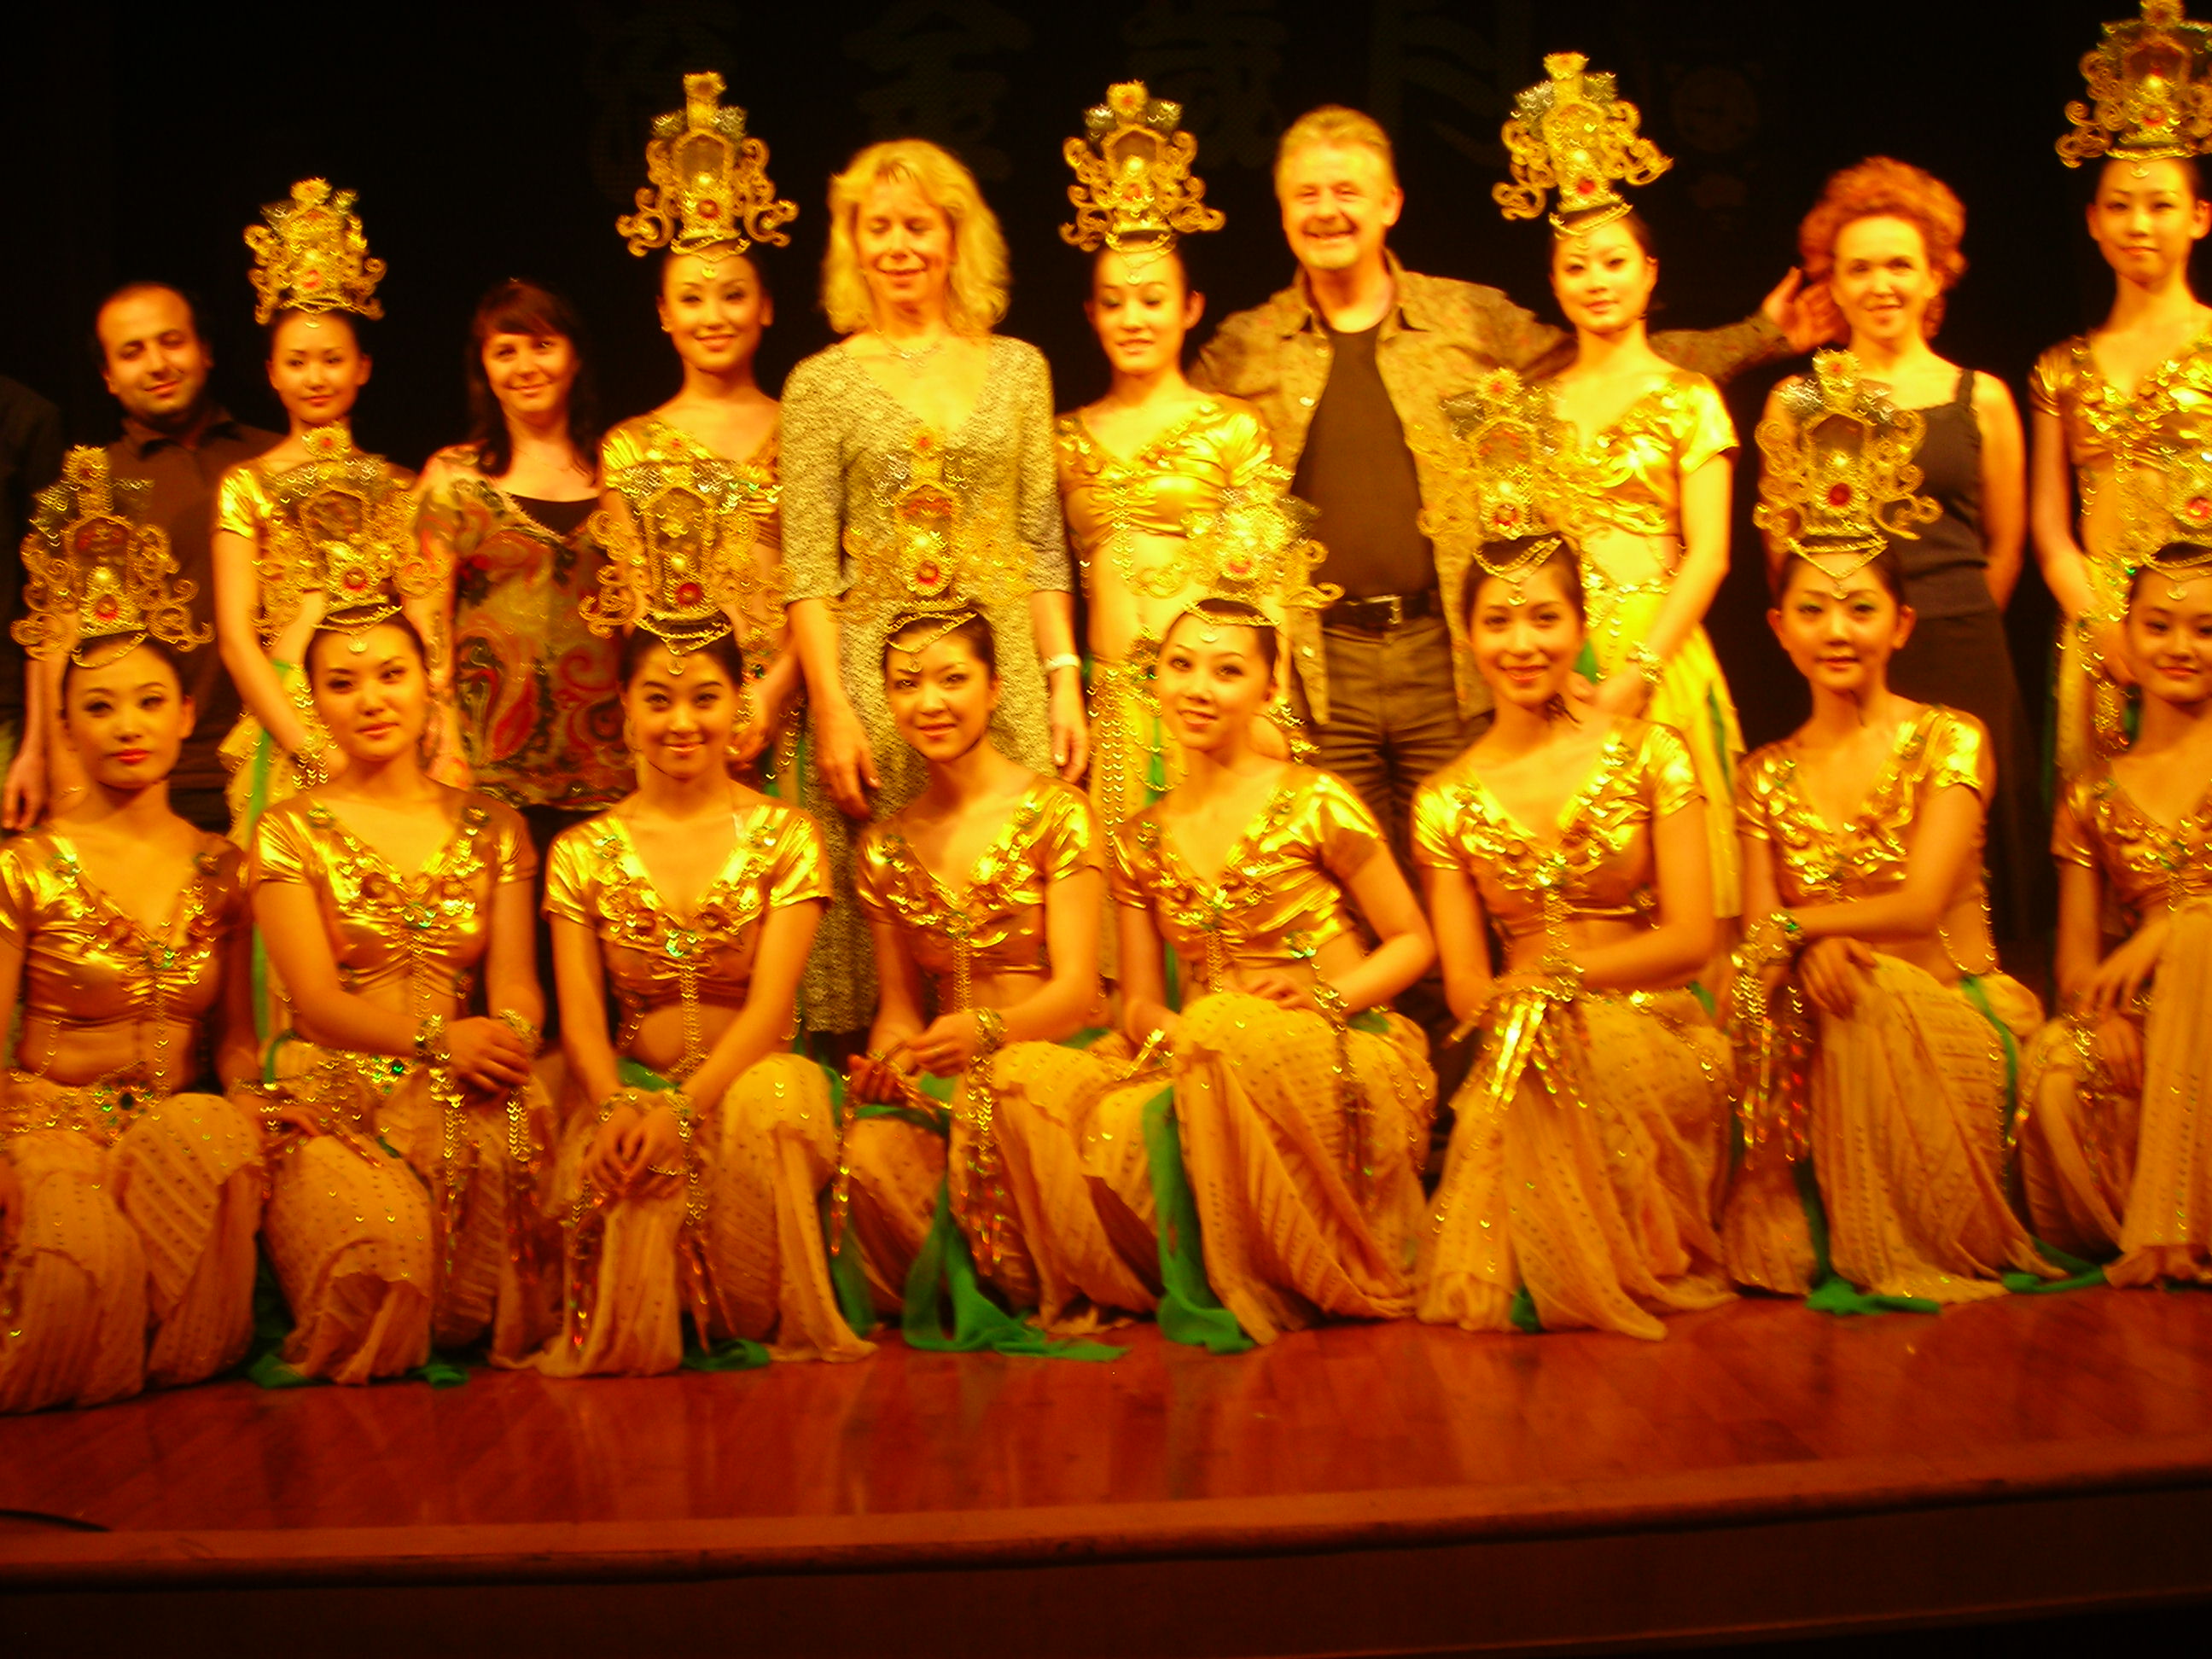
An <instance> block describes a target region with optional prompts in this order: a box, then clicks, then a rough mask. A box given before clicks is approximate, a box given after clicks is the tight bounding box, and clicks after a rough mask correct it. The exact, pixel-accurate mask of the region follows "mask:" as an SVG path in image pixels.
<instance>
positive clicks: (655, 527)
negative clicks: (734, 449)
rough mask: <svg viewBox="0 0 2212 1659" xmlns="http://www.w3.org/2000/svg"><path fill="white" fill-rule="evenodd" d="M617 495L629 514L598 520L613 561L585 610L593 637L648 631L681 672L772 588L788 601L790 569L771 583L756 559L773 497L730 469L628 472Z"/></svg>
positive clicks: (664, 467)
mask: <svg viewBox="0 0 2212 1659" xmlns="http://www.w3.org/2000/svg"><path fill="white" fill-rule="evenodd" d="M610 488H611V489H614V490H615V491H616V492H617V494H618V495H621V496H622V498H623V505H624V507H626V509H627V510H626V511H611V512H601V513H597V514H595V515H594V516H593V518H592V535H593V536H594V537H595V538H597V539H598V541H599V544H600V545H601V546H602V547H604V548H605V550H606V554H607V561H606V562H605V564H603V565H602V566H600V567H599V593H598V594H597V595H595V596H592V597H589V598H586V599H585V600H584V601H583V603H582V605H581V607H580V610H581V612H582V615H583V619H584V624H585V626H586V627H587V628H589V629H592V632H593V633H595V634H598V635H601V636H602V637H605V638H612V637H613V636H615V635H617V634H619V633H620V632H621V631H622V630H623V629H626V628H631V627H636V628H642V629H645V630H646V631H647V633H649V634H653V635H657V636H658V637H659V640H660V641H661V642H662V643H663V644H665V646H667V647H668V649H669V653H670V654H671V656H673V657H674V658H675V659H676V660H677V663H678V666H679V668H680V667H681V665H682V663H683V659H684V653H686V652H690V651H696V650H698V649H700V648H701V647H703V646H708V645H711V644H713V643H714V641H716V640H719V639H720V638H721V637H722V636H723V635H726V634H728V633H731V632H732V631H733V625H732V622H731V616H732V613H733V612H735V613H738V614H746V615H749V614H750V613H751V612H752V611H754V610H755V609H756V608H757V605H758V602H759V601H760V599H762V598H763V595H764V593H765V592H767V590H768V589H769V588H771V587H772V588H774V589H775V597H776V598H777V599H778V600H779V601H780V600H781V589H782V586H784V584H785V582H786V580H787V578H786V577H785V576H784V574H783V572H782V567H781V565H779V566H777V567H776V568H775V570H774V571H773V572H772V573H769V574H765V575H764V574H763V571H762V569H761V567H760V564H759V562H758V560H757V557H756V552H757V544H758V542H759V539H760V537H759V530H760V521H761V518H762V516H763V514H764V513H769V512H773V511H774V499H773V497H763V495H760V494H758V493H757V492H754V491H750V490H747V489H744V487H743V484H742V482H741V481H735V480H732V478H731V477H729V476H728V475H727V473H726V471H724V470H723V469H720V468H708V469H700V468H696V467H694V466H692V465H691V464H690V462H688V461H684V460H680V459H679V460H674V461H663V462H659V463H657V464H653V465H641V466H632V467H626V468H624V469H623V471H622V472H621V473H620V474H619V475H618V476H617V477H615V478H614V479H612V480H611V481H610Z"/></svg>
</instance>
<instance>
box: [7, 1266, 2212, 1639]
mask: <svg viewBox="0 0 2212 1659" xmlns="http://www.w3.org/2000/svg"><path fill="white" fill-rule="evenodd" d="M1669 1329H1670V1333H1671V1334H1670V1335H1669V1337H1668V1340H1666V1341H1664V1342H1662V1343H1655V1344H1644V1343H1639V1342H1635V1341H1632V1340H1626V1339H1623V1338H1616V1337H1604V1336H1594V1335H1589V1334H1559V1335H1547V1336H1543V1337H1522V1336H1472V1335H1468V1334H1462V1333H1459V1332H1455V1331H1439V1330H1432V1329H1428V1328H1422V1327H1419V1326H1415V1325H1411V1324H1401V1325H1393V1326H1384V1327H1358V1328H1352V1327H1343V1328H1331V1329H1328V1330H1323V1331H1319V1332H1314V1333H1308V1334H1302V1335H1298V1336H1294V1337H1291V1338H1289V1339H1286V1340H1284V1341H1281V1342H1279V1343H1278V1344H1276V1345H1274V1346H1273V1347H1271V1348H1268V1349H1265V1350H1261V1351H1258V1352H1253V1353H1250V1354H1247V1355H1243V1356H1241V1357H1237V1358H1214V1357H1212V1356H1210V1355H1207V1354H1206V1353H1203V1352H1197V1351H1194V1350H1186V1349H1181V1348H1177V1347H1176V1346H1173V1345H1170V1344H1167V1343H1164V1342H1163V1341H1162V1340H1160V1339H1159V1337H1158V1334H1157V1333H1156V1332H1155V1331H1153V1330H1152V1329H1151V1328H1138V1329H1136V1330H1133V1331H1130V1332H1127V1333H1123V1334H1122V1335H1123V1336H1124V1337H1125V1338H1126V1340H1127V1341H1128V1344H1129V1346H1128V1351H1127V1354H1126V1355H1125V1356H1124V1357H1123V1358H1121V1359H1120V1360H1118V1361H1116V1362H1114V1363H1112V1364H1078V1363H1073V1362H1060V1361H1042V1360H1034V1359H1008V1358H997V1357H995V1356H951V1355H936V1354H925V1353H920V1352H913V1351H909V1350H908V1349H906V1348H905V1347H904V1346H902V1345H901V1344H899V1343H897V1342H896V1341H892V1342H888V1343H886V1344H885V1345H884V1347H883V1349H882V1351H881V1352H879V1353H878V1355H877V1356H876V1357H875V1358H873V1359H872V1360H869V1361H867V1362H865V1363H863V1364H854V1365H847V1366H827V1365H775V1366H771V1367H769V1369H767V1370H762V1371H755V1372H746V1373H736V1374H723V1375H707V1374H700V1373H686V1374H684V1375H682V1376H675V1377H668V1378H659V1379H654V1380H650V1381H636V1382H631V1381H592V1382H582V1383H546V1382H544V1381H541V1380H539V1379H538V1378H536V1377H534V1376H512V1375H502V1374H499V1373H495V1372H489V1371H483V1370H479V1371H477V1372H476V1373H475V1374H474V1376H472V1377H471V1381H470V1382H469V1383H468V1384H467V1385H466V1386H465V1387H464V1388H459V1389H448V1390H441V1391H434V1390H432V1389H428V1388H426V1387H424V1386H422V1385H421V1384H416V1383H398V1384H386V1385H382V1386H379V1387H376V1388H373V1389H328V1388H323V1389H297V1390H292V1391H288V1392H279V1393H264V1392H263V1391H261V1390H259V1389H255V1388H253V1387H252V1386H251V1385H249V1384H246V1383H238V1382H230V1383H216V1384H211V1385H209V1386H205V1387H202V1388H197V1389H185V1390H180V1391H178V1392H174V1393H170V1394H165V1395H149V1396H147V1397H145V1398H143V1399H141V1400H137V1401H129V1402H126V1403H125V1404H122V1405H118V1406H112V1407H105V1408H102V1409H100V1410H97V1411H90V1412H64V1413H44V1414H41V1415H39V1416H36V1417H32V1418H24V1419H10V1420H0V1510H12V1511H35V1512H39V1513H40V1514H41V1515H44V1516H50V1517H55V1519H53V1520H40V1519H35V1518H33V1517H31V1516H13V1517H11V1516H0V1638H4V1637H12V1638H15V1639H14V1640H13V1641H12V1642H10V1643H9V1651H11V1652H13V1653H16V1654H24V1653H29V1652H33V1651H43V1650H47V1649H48V1648H49V1647H51V1648H52V1649H53V1650H68V1651H72V1652H81V1651H92V1650H97V1649H98V1648H100V1647H101V1646H105V1645H107V1644H110V1643H112V1645H113V1646H114V1647H116V1648H118V1649H120V1648H124V1647H135V1646H141V1645H142V1644H144V1643H145V1642H147V1641H149V1640H161V1638H164V1637H166V1638H168V1644H169V1645H171V1646H172V1647H173V1649H174V1650H179V1651H191V1650H193V1649H192V1648H191V1646H190V1645H189V1644H185V1645H184V1646H181V1647H178V1646H177V1645H176V1644H177V1643H178V1639H179V1638H180V1637H182V1636H184V1635H185V1633H186V1632H191V1631H194V1630H199V1629H206V1630H213V1629H215V1628H216V1627H218V1626H219V1627H220V1629H221V1631H222V1642H221V1646H222V1650H223V1651H224V1652H226V1653H233V1654H234V1653H238V1652H241V1651H250V1650H252V1648H253V1647H254V1645H255V1644H256V1643H257V1642H258V1641H259V1640H263V1639H266V1640H271V1641H283V1642H286V1643H287V1644H288V1645H293V1646H296V1645H297V1644H298V1643H299V1641H300V1640H301V1633H302V1632H303V1631H312V1632H313V1633H314V1634H313V1640H312V1641H311V1642H310V1643H309V1644H308V1646H307V1649H306V1650H307V1651H312V1652H313V1653H317V1654H348V1653H354V1652H362V1653H371V1652H374V1653H376V1654H379V1655H380V1656H384V1659H390V1656H392V1655H394V1654H398V1653H406V1654H409V1655H410V1656H411V1655H414V1654H428V1653H442V1652H447V1651H453V1652H468V1653H474V1654H479V1655H481V1654H486V1653H494V1652H503V1651H507V1650H514V1649H520V1648H521V1647H523V1646H526V1645H527V1646H529V1647H531V1649H532V1651H533V1652H536V1653H538V1654H541V1655H543V1654H548V1653H552V1652H567V1651H577V1652H586V1651H588V1652H599V1653H616V1652H628V1651H653V1652H656V1653H659V1654H663V1655H666V1654H671V1653H676V1652H682V1651H689V1650H694V1649H707V1648H712V1649H714V1650H720V1651H725V1652H726V1651H729V1650H732V1648H733V1647H734V1648H739V1649H742V1650H746V1651H763V1652H765V1651H785V1650H788V1651H795V1652H807V1653H822V1654H838V1655H859V1654H882V1653H890V1652H899V1653H916V1654H938V1653H946V1654H951V1653H959V1654H963V1655H969V1656H973V1655H985V1654H998V1653H1007V1654H1012V1653H1038V1654H1071V1655H1073V1654H1080V1655H1103V1654H1114V1653H1139V1654H1147V1655H1179V1654H1192V1655H1199V1654H1260V1653H1315V1654H1320V1653H1415V1652H1423V1653H1435V1652H1462V1651H1468V1652H1471V1651H1479V1650H1494V1649H1506V1650H1510V1649H1528V1648H1534V1647H1544V1648H1547V1649H1550V1648H1553V1647H1554V1646H1567V1647H1571V1646H1578V1645H1593V1646H1604V1645H1612V1644H1620V1643H1624V1642H1627V1641H1632V1640H1638V1639H1645V1638H1671V1639H1674V1640H1676V1641H1681V1640H1695V1639H1699V1638H1714V1637H1722V1636H1727V1637H1734V1638H1743V1637H1750V1636H1758V1635H1763V1636H1767V1637H1776V1636H1783V1635H1788V1634H1792V1633H1798V1632H1804V1633H1811V1632H1834V1631H1838V1630H1853V1629H1862V1630H1863V1629H1873V1628H1880V1627H1886V1626H1902V1625H1911V1624H1916V1623H1926V1622H1931V1621H1942V1620H1986V1619H1990V1618H1996V1617H2007V1616H2013V1615H2024V1614H2032V1613H2047V1612H2057V1611H2078V1610H2081V1609H2083V1608H2088V1607H2123V1606H2135V1607H2142V1606H2154V1605H2158V1604H2160V1603H2166V1602H2177V1601H2189V1600H2195V1599H2198V1598H2204V1597H2212V1548H2208V1547H2206V1541H2207V1540H2208V1539H2212V1295H2204V1294H2195V1293H2180V1294H2168V1293H2160V1292H2146V1291H2126V1292H2121V1291H2107V1290H2097V1291H2081V1292H2075V1293H2072V1294H2067V1295H2058V1296H2042V1297H2013V1298H2008V1299H2006V1300H2004V1301H2002V1302H1999V1303H1994V1304H1978V1305H1975V1306H1969V1307H1964V1308H1959V1309H1954V1310H1951V1311H1949V1312H1947V1313H1945V1314H1943V1315H1942V1316H1940V1317H1934V1318H1929V1317H1923V1316H1911V1315H1901V1314H1899V1315H1887V1316H1880V1317H1875V1318H1869V1319H1857V1320H1845V1319H1837V1318H1832V1317H1830V1316H1824V1315H1820V1314H1814V1313H1811V1312H1808V1311H1807V1310H1804V1309H1802V1308H1801V1307H1799V1306H1797V1305H1796V1304H1788V1303H1783V1302H1778V1301H1772V1300H1747V1301H1745V1302H1741V1303H1739V1304H1735V1305H1732V1306H1729V1307H1726V1308H1722V1309H1717V1310H1713V1311H1711V1312H1710V1313H1705V1314H1699V1315H1693V1316H1688V1317H1685V1318H1680V1319H1677V1320H1674V1321H1673V1322H1671V1323H1670V1326H1669ZM71 1522H74V1523H76V1524H75V1525H74V1526H72V1525H70V1524H68V1523H71ZM92 1528H96V1530H95V1529H92ZM24 1638H27V1641H26V1640H25V1639H24ZM549 1644H550V1645H549Z"/></svg>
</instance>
